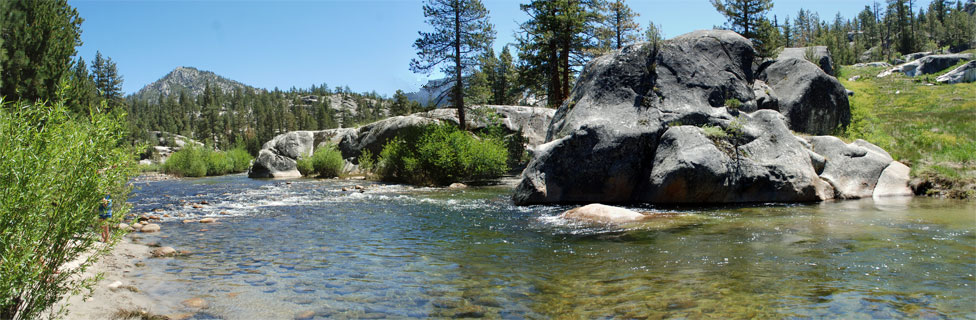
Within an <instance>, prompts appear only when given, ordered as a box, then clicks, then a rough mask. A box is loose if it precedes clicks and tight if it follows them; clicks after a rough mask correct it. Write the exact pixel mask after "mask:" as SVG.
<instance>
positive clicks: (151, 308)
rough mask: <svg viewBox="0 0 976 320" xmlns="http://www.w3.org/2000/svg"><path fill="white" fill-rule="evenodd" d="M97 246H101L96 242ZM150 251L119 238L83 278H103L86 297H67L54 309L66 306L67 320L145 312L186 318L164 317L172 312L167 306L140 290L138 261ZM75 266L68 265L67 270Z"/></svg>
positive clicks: (130, 240)
mask: <svg viewBox="0 0 976 320" xmlns="http://www.w3.org/2000/svg"><path fill="white" fill-rule="evenodd" d="M98 245H102V244H101V243H98ZM151 250H152V248H151V247H149V246H147V245H145V244H140V243H136V242H135V241H134V240H133V239H132V237H131V234H126V235H124V236H122V238H121V239H119V241H118V243H116V244H115V247H113V248H112V250H111V251H109V252H108V253H106V254H105V255H104V256H102V257H101V258H99V259H98V262H96V263H94V264H93V265H92V266H91V267H89V268H88V270H85V272H84V274H83V275H82V276H83V277H85V278H91V277H95V276H96V275H98V274H99V273H101V274H102V275H103V278H102V279H100V280H99V281H98V282H97V283H96V284H95V285H94V286H93V290H92V292H91V293H90V295H89V294H88V292H87V291H83V292H81V293H79V294H77V295H71V296H67V297H66V298H65V299H63V300H62V301H61V302H60V303H58V304H57V305H55V307H54V308H61V307H65V310H66V311H67V314H65V315H64V316H65V318H66V319H116V318H117V314H118V313H119V311H120V310H124V311H136V312H139V311H145V312H146V313H147V314H150V315H165V317H167V318H169V319H180V318H186V317H185V316H183V315H182V314H181V315H167V313H171V312H173V311H174V309H173V308H171V307H168V306H166V303H164V302H163V301H160V300H158V299H156V298H152V297H150V296H148V295H147V294H146V293H144V292H142V291H141V290H140V288H139V282H140V281H139V278H138V275H139V274H140V272H137V270H138V269H139V268H141V263H140V260H142V259H148V258H150V257H151ZM74 266H76V263H72V264H69V267H74Z"/></svg>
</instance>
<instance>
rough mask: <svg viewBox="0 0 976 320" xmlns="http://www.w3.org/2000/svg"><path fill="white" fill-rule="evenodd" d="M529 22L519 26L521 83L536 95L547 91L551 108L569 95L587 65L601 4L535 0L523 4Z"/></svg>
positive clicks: (586, 0) (577, 0) (562, 0)
mask: <svg viewBox="0 0 976 320" xmlns="http://www.w3.org/2000/svg"><path fill="white" fill-rule="evenodd" d="M521 8H522V11H525V13H527V14H528V15H529V20H528V21H526V22H524V23H522V24H521V25H520V29H521V31H520V33H519V34H518V36H517V39H516V40H517V41H518V48H519V62H520V72H519V74H520V76H519V81H520V82H521V85H522V86H523V87H525V88H528V89H530V90H531V91H533V92H539V91H544V92H545V95H546V99H547V101H548V105H549V106H552V107H554V106H558V105H560V104H562V102H563V101H564V100H566V98H567V97H568V96H569V89H570V87H569V86H570V83H572V79H573V78H574V77H575V73H576V72H577V70H578V68H577V67H579V66H582V65H583V64H585V63H586V61H587V57H588V55H587V54H586V52H587V50H588V49H592V48H593V46H594V45H595V44H594V43H593V42H592V39H593V32H594V31H593V30H594V29H595V26H596V24H597V23H598V22H599V17H600V15H599V13H598V11H597V10H598V9H599V2H597V1H592V0H553V1H546V0H534V1H532V2H530V3H529V4H523V5H521Z"/></svg>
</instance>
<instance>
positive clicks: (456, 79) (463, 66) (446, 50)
mask: <svg viewBox="0 0 976 320" xmlns="http://www.w3.org/2000/svg"><path fill="white" fill-rule="evenodd" d="M424 17H425V18H426V19H427V24H429V25H430V26H431V27H433V29H434V30H433V31H432V32H423V31H421V32H419V34H420V38H418V39H417V41H416V42H414V45H413V46H414V48H416V49H417V58H415V59H413V60H411V61H410V70H412V71H414V72H422V73H427V74H430V73H431V71H433V70H434V68H436V67H438V66H440V67H441V69H440V71H441V72H443V73H444V74H446V75H448V76H449V77H450V78H451V79H452V81H451V82H449V86H451V103H452V104H453V105H454V107H455V108H457V110H458V120H459V123H458V125H459V126H460V127H461V129H462V130H464V129H466V122H465V118H464V76H465V75H466V74H470V73H471V72H472V71H473V67H475V66H476V64H477V60H476V59H477V58H478V57H479V56H480V55H481V54H483V53H484V52H485V51H486V50H487V49H488V48H489V47H491V44H492V42H493V41H494V40H495V30H494V26H493V25H492V24H491V23H490V22H489V21H488V9H485V6H484V5H482V4H481V1H480V0H427V2H426V4H424Z"/></svg>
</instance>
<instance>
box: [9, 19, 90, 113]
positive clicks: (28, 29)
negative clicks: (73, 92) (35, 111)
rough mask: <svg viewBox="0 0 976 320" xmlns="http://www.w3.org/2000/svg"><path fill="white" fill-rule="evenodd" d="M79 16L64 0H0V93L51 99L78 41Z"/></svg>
mask: <svg viewBox="0 0 976 320" xmlns="http://www.w3.org/2000/svg"><path fill="white" fill-rule="evenodd" d="M82 21H83V19H82V18H80V17H79V16H78V11H77V10H75V9H74V8H72V7H71V6H69V5H68V3H67V2H66V1H65V0H2V1H0V38H2V40H0V41H2V45H0V96H3V97H5V98H6V100H8V101H13V100H28V101H35V100H52V99H54V98H56V92H57V90H58V85H59V83H60V81H61V80H62V79H65V78H66V77H68V74H69V73H70V69H71V65H72V56H74V55H75V47H76V46H79V45H81V22H82Z"/></svg>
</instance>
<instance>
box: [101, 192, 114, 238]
mask: <svg viewBox="0 0 976 320" xmlns="http://www.w3.org/2000/svg"><path fill="white" fill-rule="evenodd" d="M111 217H112V196H110V195H107V194H106V195H105V197H103V198H102V203H101V204H100V205H99V206H98V219H99V220H101V222H102V242H108V235H109V233H108V221H107V220H108V219H109V218H111Z"/></svg>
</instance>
